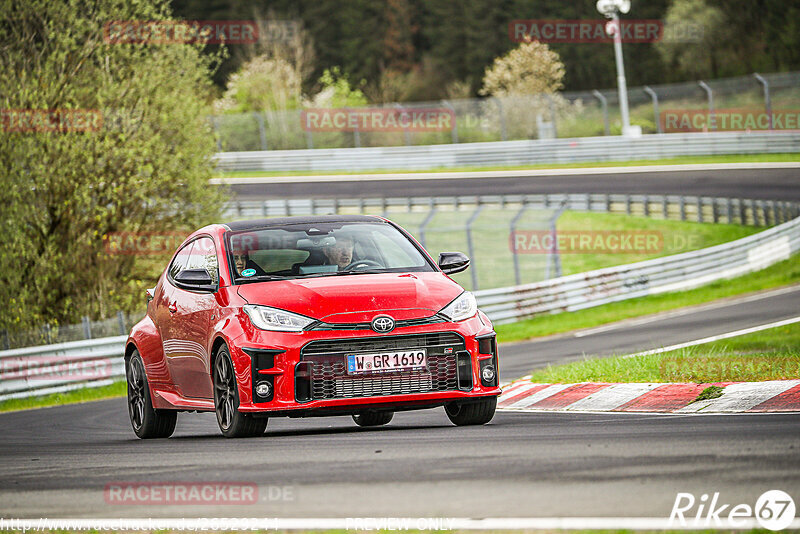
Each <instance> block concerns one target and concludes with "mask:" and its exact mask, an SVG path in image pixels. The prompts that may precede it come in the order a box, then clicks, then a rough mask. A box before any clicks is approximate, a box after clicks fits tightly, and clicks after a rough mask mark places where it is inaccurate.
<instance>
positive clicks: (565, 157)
mask: <svg viewBox="0 0 800 534" xmlns="http://www.w3.org/2000/svg"><path fill="white" fill-rule="evenodd" d="M784 152H800V132H798V131H788V132H751V133H743V132H719V133H674V134H653V135H644V136H642V137H638V138H634V137H623V136H606V137H575V138H571V139H541V140H529V141H498V142H491V143H463V144H449V145H420V146H393V147H371V148H331V149H324V148H320V149H310V150H309V149H304V150H265V151H256V152H220V153H218V154H216V156H215V157H214V159H215V161H216V164H217V167H218V168H219V169H220V170H223V171H331V170H345V171H363V170H372V169H431V168H437V167H471V166H482V167H486V166H493V165H530V164H541V163H572V162H580V161H623V160H649V159H661V158H672V157H677V156H701V155H703V156H705V155H724V154H766V153H784Z"/></svg>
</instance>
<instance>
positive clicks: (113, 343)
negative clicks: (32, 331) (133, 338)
mask: <svg viewBox="0 0 800 534" xmlns="http://www.w3.org/2000/svg"><path fill="white" fill-rule="evenodd" d="M127 338H128V337H127V336H115V337H105V338H99V339H87V340H83V341H70V342H68V343H57V344H55V345H40V346H38V347H25V348H21V349H13V350H4V351H0V400H5V399H14V398H22V397H30V396H33V395H45V394H48V393H60V392H64V391H69V390H71V389H78V388H81V387H85V386H102V385H106V384H110V383H112V382H114V381H115V380H119V379H121V378H122V377H124V376H125V365H124V362H123V358H122V356H123V354H124V353H125V341H126V340H127Z"/></svg>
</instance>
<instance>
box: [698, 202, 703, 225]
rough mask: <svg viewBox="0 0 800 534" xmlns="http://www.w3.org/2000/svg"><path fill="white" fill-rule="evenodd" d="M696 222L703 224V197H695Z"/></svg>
mask: <svg viewBox="0 0 800 534" xmlns="http://www.w3.org/2000/svg"><path fill="white" fill-rule="evenodd" d="M697 222H699V223H701V222H703V197H697Z"/></svg>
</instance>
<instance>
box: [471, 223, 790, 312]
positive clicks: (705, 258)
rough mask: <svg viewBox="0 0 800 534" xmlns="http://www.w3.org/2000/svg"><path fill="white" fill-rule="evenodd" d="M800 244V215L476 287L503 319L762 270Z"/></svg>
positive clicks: (677, 288)
mask: <svg viewBox="0 0 800 534" xmlns="http://www.w3.org/2000/svg"><path fill="white" fill-rule="evenodd" d="M798 250H800V218H797V219H794V220H791V221H789V222H786V223H784V224H781V225H780V226H776V227H773V228H770V229H769V230H765V231H763V232H760V233H758V234H755V235H751V236H748V237H745V238H742V239H738V240H736V241H732V242H730V243H724V244H722V245H717V246H714V247H710V248H705V249H701V250H695V251H692V252H686V253H683V254H676V255H673V256H666V257H664V258H657V259H654V260H647V261H643V262H639V263H633V264H629V265H621V266H617V267H609V268H605V269H599V270H596V271H590V272H586V273H579V274H573V275H569V276H564V277H561V278H554V279H551V280H545V281H543V282H537V283H533V284H525V285H521V286H516V287H507V288H499V289H486V290H481V291H476V292H475V296H476V297H477V299H478V305H479V306H480V307H481V309H482V310H483V311H484V312H485V313H486V314H487V315H488V316H489V318H490V319H492V321H493V322H495V323H498V324H501V323H508V322H513V321H518V320H521V319H525V318H529V317H533V316H535V315H541V314H546V313H559V312H564V311H574V310H580V309H584V308H590V307H593V306H599V305H601V304H607V303H609V302H616V301H621V300H627V299H632V298H637V297H643V296H646V295H653V294H657V293H666V292H669V291H680V290H685V289H691V288H695V287H699V286H701V285H703V284H708V283H710V282H713V281H715V280H722V279H727V278H733V277H735V276H739V275H742V274H746V273H749V272H753V271H757V270H759V269H763V268H765V267H768V266H770V265H772V264H774V263H777V262H779V261H781V260H784V259H787V258H789V256H791V255H792V254H793V253H794V252H797V251H798Z"/></svg>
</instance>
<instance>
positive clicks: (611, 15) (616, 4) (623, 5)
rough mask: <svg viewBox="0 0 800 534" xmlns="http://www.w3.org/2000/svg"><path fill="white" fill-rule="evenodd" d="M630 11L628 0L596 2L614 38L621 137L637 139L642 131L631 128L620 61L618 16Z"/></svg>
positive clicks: (620, 29) (623, 65)
mask: <svg viewBox="0 0 800 534" xmlns="http://www.w3.org/2000/svg"><path fill="white" fill-rule="evenodd" d="M630 10H631V2H630V0H597V11H599V12H600V13H602V14H603V15H604V16H605V17H606V18H608V19H610V21H609V23H608V24H606V33H608V34H609V35H611V36H612V37H613V38H614V57H615V58H616V61H617V87H618V89H619V108H620V112H621V113H622V135H627V136H635V137H638V136H640V135H641V134H642V129H641V127H639V126H637V127H633V128H632V127H631V120H630V117H629V115H628V85H627V83H626V82H625V64H624V63H623V61H622V28H621V27H620V22H619V14H620V13H622V14H623V15H624V14H625V13H627V12H628V11H630Z"/></svg>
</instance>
